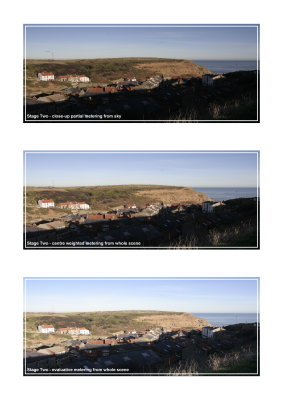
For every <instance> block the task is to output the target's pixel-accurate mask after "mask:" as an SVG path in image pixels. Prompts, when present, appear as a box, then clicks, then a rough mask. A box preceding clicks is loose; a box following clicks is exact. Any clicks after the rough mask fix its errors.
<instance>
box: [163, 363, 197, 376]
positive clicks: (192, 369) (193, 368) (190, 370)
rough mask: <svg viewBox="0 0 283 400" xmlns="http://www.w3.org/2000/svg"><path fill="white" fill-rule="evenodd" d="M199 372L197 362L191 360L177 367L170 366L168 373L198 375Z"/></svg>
mask: <svg viewBox="0 0 283 400" xmlns="http://www.w3.org/2000/svg"><path fill="white" fill-rule="evenodd" d="M198 374H199V366H198V363H197V362H196V361H195V360H193V361H190V362H186V363H185V364H184V365H182V364H181V365H178V366H177V367H172V368H170V370H169V372H168V375H171V376H178V375H187V376H190V375H198Z"/></svg>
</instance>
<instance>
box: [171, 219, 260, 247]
mask: <svg viewBox="0 0 283 400" xmlns="http://www.w3.org/2000/svg"><path fill="white" fill-rule="evenodd" d="M255 233H256V227H255V224H253V223H252V222H251V221H246V222H241V223H239V224H237V225H234V226H231V227H229V228H227V229H224V230H222V231H221V230H217V229H216V228H214V229H211V230H210V231H209V232H208V233H207V235H205V236H203V237H202V238H199V237H197V236H196V235H191V236H190V237H189V238H185V239H183V238H181V239H179V240H177V241H175V242H173V243H171V245H170V249H173V250H174V249H175V250H177V249H178V250H179V249H180V248H181V249H191V250H193V249H195V250H196V249H198V248H199V247H221V246H228V245H229V246H233V245H237V243H238V241H239V240H240V239H241V238H243V237H246V238H247V242H246V246H251V245H254V244H253V243H251V239H250V236H252V235H253V234H255ZM243 240H245V239H243ZM241 246H243V244H241Z"/></svg>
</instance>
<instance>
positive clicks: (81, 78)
mask: <svg viewBox="0 0 283 400" xmlns="http://www.w3.org/2000/svg"><path fill="white" fill-rule="evenodd" d="M57 80H58V81H61V82H89V81H90V79H89V77H88V76H86V75H59V76H58V77H57Z"/></svg>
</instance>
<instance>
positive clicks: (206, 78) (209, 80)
mask: <svg viewBox="0 0 283 400" xmlns="http://www.w3.org/2000/svg"><path fill="white" fill-rule="evenodd" d="M221 78H224V76H223V75H217V74H206V75H203V76H202V84H203V86H213V85H214V83H215V81H216V80H218V79H221Z"/></svg>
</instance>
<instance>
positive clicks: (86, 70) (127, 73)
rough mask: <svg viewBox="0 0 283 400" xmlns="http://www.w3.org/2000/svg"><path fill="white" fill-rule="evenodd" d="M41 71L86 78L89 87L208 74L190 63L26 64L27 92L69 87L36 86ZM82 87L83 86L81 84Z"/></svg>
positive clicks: (131, 60) (141, 60)
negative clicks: (164, 77)
mask: <svg viewBox="0 0 283 400" xmlns="http://www.w3.org/2000/svg"><path fill="white" fill-rule="evenodd" d="M42 71H50V72H53V73H54V75H55V76H58V75H65V74H85V75H86V76H88V77H89V78H90V79H91V84H90V86H93V85H97V84H106V83H111V82H112V81H116V80H118V79H120V78H123V77H130V78H131V77H135V78H136V79H138V80H142V79H145V78H146V77H147V76H153V75H156V74H164V75H169V76H170V75H186V76H187V77H193V76H201V75H203V74H205V73H207V72H209V71H208V69H207V68H205V67H202V66H198V65H197V64H195V63H194V62H193V61H185V60H177V59H167V58H139V57H136V58H102V59H99V58H97V59H88V60H54V61H52V60H27V61H26V77H27V82H26V84H27V92H28V93H29V92H30V91H32V90H34V89H42V90H44V89H47V88H48V89H51V90H52V89H53V90H55V89H57V90H59V89H60V88H63V87H68V86H71V84H70V83H59V82H39V81H37V74H38V73H39V72H42ZM83 86H86V85H85V84H83Z"/></svg>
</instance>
